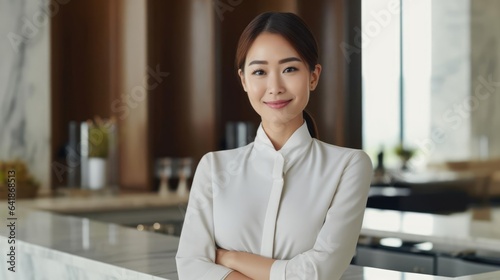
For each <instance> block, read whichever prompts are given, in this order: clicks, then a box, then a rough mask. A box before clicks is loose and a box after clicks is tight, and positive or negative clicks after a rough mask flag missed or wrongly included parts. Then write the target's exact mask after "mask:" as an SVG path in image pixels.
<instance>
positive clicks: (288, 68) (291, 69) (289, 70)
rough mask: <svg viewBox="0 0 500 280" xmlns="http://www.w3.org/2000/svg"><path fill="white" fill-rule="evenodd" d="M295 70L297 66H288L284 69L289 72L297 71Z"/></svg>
mask: <svg viewBox="0 0 500 280" xmlns="http://www.w3.org/2000/svg"><path fill="white" fill-rule="evenodd" d="M295 71H297V68H295V67H287V68H286V69H285V70H284V71H283V73H289V72H295Z"/></svg>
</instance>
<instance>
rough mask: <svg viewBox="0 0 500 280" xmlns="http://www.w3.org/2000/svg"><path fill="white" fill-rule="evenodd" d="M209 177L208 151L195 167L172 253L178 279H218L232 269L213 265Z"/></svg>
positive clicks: (213, 243)
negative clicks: (176, 249)
mask: <svg viewBox="0 0 500 280" xmlns="http://www.w3.org/2000/svg"><path fill="white" fill-rule="evenodd" d="M211 178H212V176H211V167H210V154H207V155H205V156H204V157H203V158H202V159H201V161H200V163H199V164H198V167H197V169H196V173H195V176H194V179H193V185H192V188H191V193H190V197H189V203H188V208H187V211H186V217H185V220H184V225H183V228H182V233H181V237H180V243H179V249H178V251H177V255H176V263H177V272H178V275H179V279H180V280H200V279H205V280H221V279H224V278H225V277H226V276H227V275H228V274H229V273H230V272H231V271H232V270H231V269H229V268H227V267H224V266H221V265H217V264H215V255H216V245H215V241H214V222H213V188H212V179H211Z"/></svg>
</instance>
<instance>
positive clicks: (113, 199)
mask: <svg viewBox="0 0 500 280" xmlns="http://www.w3.org/2000/svg"><path fill="white" fill-rule="evenodd" d="M18 201H19V202H21V203H23V205H24V206H25V207H28V208H33V209H38V210H47V211H51V212H57V213H85V212H99V211H117V210H133V209H144V208H159V207H171V206H178V205H186V204H187V202H188V197H187V196H179V195H177V194H175V193H170V194H168V195H165V196H161V195H158V194H157V193H138V194H131V193H128V194H105V195H99V194H89V193H83V194H80V195H72V196H58V197H41V198H35V199H22V200H18Z"/></svg>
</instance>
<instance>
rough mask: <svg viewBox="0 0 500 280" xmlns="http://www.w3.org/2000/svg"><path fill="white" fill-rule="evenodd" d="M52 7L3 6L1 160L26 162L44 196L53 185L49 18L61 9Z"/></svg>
mask: <svg viewBox="0 0 500 280" xmlns="http://www.w3.org/2000/svg"><path fill="white" fill-rule="evenodd" d="M58 1H59V2H60V3H61V4H63V3H66V2H68V0H58ZM48 3H49V1H47V0H0V36H1V37H0V61H1V63H0V160H10V159H15V158H18V159H22V160H24V161H25V162H26V163H27V164H28V167H29V169H30V171H31V173H32V174H33V175H34V177H35V178H36V179H37V180H38V181H40V183H41V184H42V187H43V189H45V190H46V189H48V188H49V184H50V135H51V131H50V130H51V127H50V45H49V44H50V16H51V14H53V13H54V12H56V11H57V9H56V8H58V7H57V5H50V6H49V5H48ZM56 4H58V3H57V2H56Z"/></svg>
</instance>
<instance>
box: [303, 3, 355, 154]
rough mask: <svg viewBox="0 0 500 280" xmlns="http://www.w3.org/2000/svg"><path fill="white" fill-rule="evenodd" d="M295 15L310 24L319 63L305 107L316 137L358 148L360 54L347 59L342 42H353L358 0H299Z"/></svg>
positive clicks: (351, 43)
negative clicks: (318, 75)
mask: <svg viewBox="0 0 500 280" xmlns="http://www.w3.org/2000/svg"><path fill="white" fill-rule="evenodd" d="M298 10H299V15H300V16H301V17H303V18H304V20H305V21H306V22H307V23H308V24H309V25H310V27H311V29H312V32H313V33H314V35H315V36H316V38H317V40H318V44H319V48H320V63H321V64H322V66H323V72H322V74H321V79H320V83H319V85H318V88H317V89H316V91H315V92H314V93H312V95H311V99H310V102H309V105H308V110H309V111H310V112H311V114H312V115H313V116H314V117H315V119H316V122H317V125H318V130H319V132H320V137H319V138H320V139H321V140H323V141H325V142H328V143H332V144H335V145H340V146H345V147H353V148H361V143H362V141H361V132H362V129H361V125H362V123H361V120H362V118H361V55H360V54H352V55H351V56H350V57H349V59H350V60H348V59H347V58H346V57H345V55H344V52H343V51H342V49H341V44H342V43H343V42H345V43H348V44H350V45H355V44H354V36H355V34H354V27H355V26H358V27H360V26H361V0H349V1H347V0H313V1H307V2H306V1H299V7H298Z"/></svg>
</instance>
